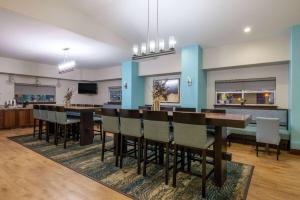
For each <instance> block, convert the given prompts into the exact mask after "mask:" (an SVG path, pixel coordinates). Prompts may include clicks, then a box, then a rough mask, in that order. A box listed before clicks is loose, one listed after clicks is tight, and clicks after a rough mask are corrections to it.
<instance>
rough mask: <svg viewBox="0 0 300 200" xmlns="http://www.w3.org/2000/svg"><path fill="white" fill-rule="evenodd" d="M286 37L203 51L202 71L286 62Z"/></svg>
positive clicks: (287, 48)
mask: <svg viewBox="0 0 300 200" xmlns="http://www.w3.org/2000/svg"><path fill="white" fill-rule="evenodd" d="M289 52H290V51H289V38H288V37H286V36H282V37H276V38H269V39H264V40H256V41H250V42H245V43H240V44H233V45H226V46H222V47H216V48H208V49H204V55H203V56H204V69H212V68H222V67H232V66H243V65H253V64H259V63H273V62H281V61H288V60H289V59H290V56H289Z"/></svg>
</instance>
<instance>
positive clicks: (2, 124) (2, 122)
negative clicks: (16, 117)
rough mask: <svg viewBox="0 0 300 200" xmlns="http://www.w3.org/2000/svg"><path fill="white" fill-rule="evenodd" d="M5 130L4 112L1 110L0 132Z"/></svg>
mask: <svg viewBox="0 0 300 200" xmlns="http://www.w3.org/2000/svg"><path fill="white" fill-rule="evenodd" d="M2 129H4V111H3V110H0V130H2Z"/></svg>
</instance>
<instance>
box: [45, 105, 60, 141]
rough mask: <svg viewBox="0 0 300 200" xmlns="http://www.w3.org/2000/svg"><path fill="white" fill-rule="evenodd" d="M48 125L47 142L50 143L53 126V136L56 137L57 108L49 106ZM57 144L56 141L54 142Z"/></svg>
mask: <svg viewBox="0 0 300 200" xmlns="http://www.w3.org/2000/svg"><path fill="white" fill-rule="evenodd" d="M46 123H47V125H46V130H47V131H46V141H47V142H49V138H50V126H51V125H53V131H54V132H53V135H54V136H55V135H56V126H57V124H56V123H57V120H56V107H55V106H48V107H47V122H46ZM54 143H55V141H54Z"/></svg>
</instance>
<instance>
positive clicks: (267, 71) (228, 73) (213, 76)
mask: <svg viewBox="0 0 300 200" xmlns="http://www.w3.org/2000/svg"><path fill="white" fill-rule="evenodd" d="M288 68H289V66H288V64H280V65H270V66H258V67H247V68H238V69H224V70H212V71H208V72H207V102H208V107H209V108H213V105H214V104H215V81H218V80H232V79H252V78H267V77H276V104H277V105H278V106H279V107H280V108H288V82H289V81H288V70H289V69H288Z"/></svg>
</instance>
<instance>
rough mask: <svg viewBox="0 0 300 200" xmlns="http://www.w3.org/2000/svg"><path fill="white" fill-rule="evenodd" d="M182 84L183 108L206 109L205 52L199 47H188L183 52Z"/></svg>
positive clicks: (181, 97)
mask: <svg viewBox="0 0 300 200" xmlns="http://www.w3.org/2000/svg"><path fill="white" fill-rule="evenodd" d="M190 81H191V82H190ZM189 82H190V83H189ZM180 84H181V85H180V99H181V103H180V104H181V106H182V107H191V108H196V109H197V111H200V110H201V108H206V99H207V87H206V71H205V70H203V50H202V48H201V47H200V46H199V45H191V46H187V47H185V48H183V49H182V51H181V83H180Z"/></svg>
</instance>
